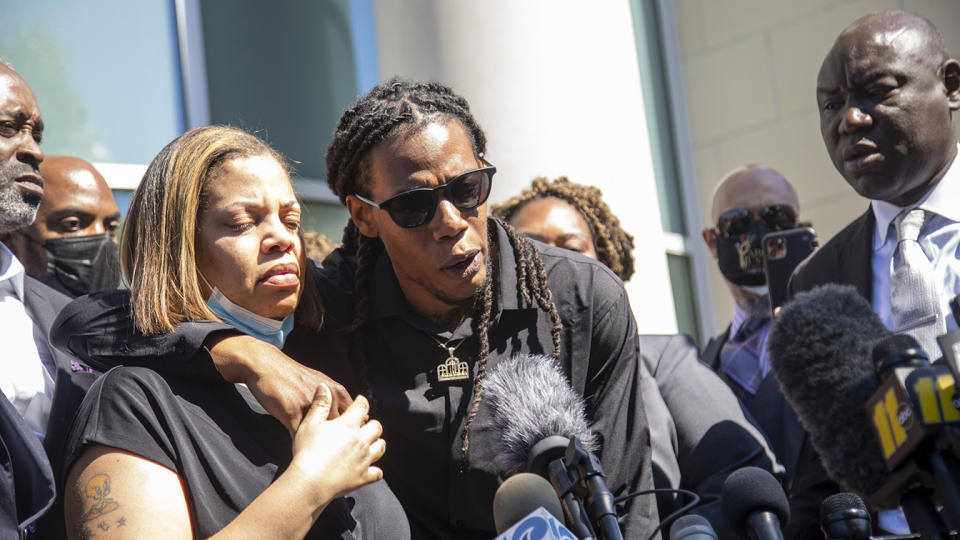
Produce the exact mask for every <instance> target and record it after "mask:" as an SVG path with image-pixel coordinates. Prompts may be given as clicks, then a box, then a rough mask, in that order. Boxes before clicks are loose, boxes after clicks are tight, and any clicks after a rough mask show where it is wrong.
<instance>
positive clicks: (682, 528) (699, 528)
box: [670, 514, 717, 540]
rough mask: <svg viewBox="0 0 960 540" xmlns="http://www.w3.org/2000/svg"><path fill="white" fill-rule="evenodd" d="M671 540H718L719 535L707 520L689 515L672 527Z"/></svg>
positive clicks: (681, 518)
mask: <svg viewBox="0 0 960 540" xmlns="http://www.w3.org/2000/svg"><path fill="white" fill-rule="evenodd" d="M670 540H717V533H716V531H714V530H713V526H712V525H710V522H709V521H707V518H705V517H703V516H698V515H697V514H687V515H685V516H680V518H679V519H677V521H675V522H674V523H673V526H671V527H670Z"/></svg>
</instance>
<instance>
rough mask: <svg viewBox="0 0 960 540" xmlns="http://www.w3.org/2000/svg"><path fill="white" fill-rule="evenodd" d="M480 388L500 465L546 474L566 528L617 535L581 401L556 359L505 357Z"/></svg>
mask: <svg viewBox="0 0 960 540" xmlns="http://www.w3.org/2000/svg"><path fill="white" fill-rule="evenodd" d="M483 393H484V399H485V400H486V403H487V405H488V406H489V407H490V410H491V416H492V419H493V426H494V430H495V431H496V432H497V433H499V434H500V436H501V452H500V454H499V456H498V466H499V467H500V469H501V470H502V471H504V472H505V473H507V474H512V473H516V472H520V471H529V472H533V473H536V474H540V475H541V476H543V477H545V478H547V479H548V480H550V483H551V484H552V485H553V487H554V490H555V491H556V493H557V496H558V497H559V498H560V501H561V506H562V508H563V511H564V515H565V517H566V520H567V526H568V527H570V529H571V530H572V531H573V532H574V534H576V535H577V536H578V537H580V538H586V537H593V536H596V534H595V533H594V527H596V530H597V531H598V532H599V533H600V535H601V537H602V538H607V539H619V538H622V534H621V532H620V528H619V524H618V523H617V514H616V508H615V506H614V501H613V494H612V493H610V490H609V488H607V486H606V483H605V482H604V480H603V478H604V474H603V469H602V467H601V466H600V460H599V459H597V457H596V455H594V453H593V452H594V451H595V450H596V449H597V443H596V438H595V436H594V434H593V433H592V432H591V431H590V427H589V424H588V423H587V416H586V407H585V405H584V403H583V399H582V398H581V397H580V395H579V394H577V392H576V391H575V390H574V389H573V388H572V387H571V386H570V382H569V381H568V380H567V378H566V376H565V375H564V373H563V371H562V370H561V369H560V367H559V366H558V365H557V362H556V360H554V359H553V358H550V357H547V356H541V355H517V356H514V357H512V358H508V359H506V360H503V361H501V362H499V363H498V364H497V365H496V366H494V367H493V368H492V369H491V370H490V372H489V373H488V374H487V377H486V379H485V380H484V385H483ZM584 503H586V504H584ZM587 516H589V518H588V517H587Z"/></svg>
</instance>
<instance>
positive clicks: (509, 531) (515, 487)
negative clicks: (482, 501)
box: [493, 473, 577, 540]
mask: <svg viewBox="0 0 960 540" xmlns="http://www.w3.org/2000/svg"><path fill="white" fill-rule="evenodd" d="M493 521H494V523H495V524H496V527H497V534H498V535H499V536H497V538H496V539H495V540H501V539H502V540H508V539H509V540H513V539H523V540H577V537H576V536H574V535H573V533H572V532H570V530H569V529H567V528H566V527H564V526H563V510H562V509H561V508H560V500H559V499H557V495H556V494H555V493H554V492H553V486H551V485H550V482H547V481H546V480H544V479H543V478H541V477H540V476H537V475H535V474H531V473H520V474H515V475H513V476H511V477H510V478H507V479H506V481H504V483H503V484H501V485H500V487H499V488H497V492H496V494H495V495H494V496H493Z"/></svg>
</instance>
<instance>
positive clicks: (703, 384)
mask: <svg viewBox="0 0 960 540" xmlns="http://www.w3.org/2000/svg"><path fill="white" fill-rule="evenodd" d="M640 352H641V354H642V358H643V361H644V363H645V365H646V366H647V368H648V369H649V370H650V372H651V374H652V375H653V377H654V379H655V380H656V381H657V388H658V389H659V390H660V394H661V395H662V396H663V400H664V402H665V403H666V405H667V409H668V410H669V413H670V415H671V416H672V417H673V421H674V424H675V426H676V431H677V443H678V444H677V461H678V462H679V465H680V487H682V488H684V489H688V490H690V491H693V492H695V493H697V495H699V496H700V505H699V506H698V507H696V508H695V509H694V510H693V511H694V513H697V514H700V515H702V516H703V517H705V518H707V519H708V520H709V521H710V523H711V524H712V525H713V527H714V529H715V530H716V532H717V534H718V535H719V536H720V538H735V536H734V535H733V532H732V531H730V530H729V529H727V527H726V522H725V520H724V518H723V512H722V510H721V507H720V493H721V491H722V488H723V483H724V481H726V479H727V476H729V475H730V473H732V472H733V471H735V470H737V469H740V468H743V467H749V466H753V467H760V468H762V469H765V470H767V471H769V472H770V473H772V474H782V472H783V468H782V467H781V466H780V465H779V464H778V463H777V462H776V458H775V457H774V453H773V450H771V449H770V447H769V445H768V444H767V441H766V439H765V438H764V436H763V435H762V434H761V432H760V430H759V429H758V428H757V427H756V426H755V425H754V424H753V420H752V419H751V418H750V417H749V416H748V415H747V414H746V413H744V411H743V409H741V407H740V403H739V401H738V400H737V398H736V396H735V395H734V394H733V392H731V391H730V388H729V387H727V385H726V383H724V382H723V380H721V379H720V377H719V376H717V374H716V373H714V372H713V370H711V369H710V368H709V367H707V365H706V364H703V363H702V362H700V355H699V353H698V352H697V346H696V344H694V342H693V339H691V338H690V337H689V336H686V335H682V334H679V335H673V336H640ZM648 414H649V413H648ZM651 425H657V423H656V422H654V421H652V420H651Z"/></svg>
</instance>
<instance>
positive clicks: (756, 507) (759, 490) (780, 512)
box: [720, 467, 790, 538]
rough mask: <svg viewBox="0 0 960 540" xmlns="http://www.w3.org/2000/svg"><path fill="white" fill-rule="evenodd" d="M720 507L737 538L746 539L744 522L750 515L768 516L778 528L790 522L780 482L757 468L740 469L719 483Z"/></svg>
mask: <svg viewBox="0 0 960 540" xmlns="http://www.w3.org/2000/svg"><path fill="white" fill-rule="evenodd" d="M720 506H721V508H722V509H723V517H724V518H726V520H727V524H728V525H729V526H730V528H731V529H732V530H733V531H734V532H735V533H737V536H738V537H740V538H747V537H748V535H747V530H746V521H747V518H748V517H750V514H753V513H754V512H771V513H773V514H774V515H776V516H777V519H779V520H780V527H781V528H782V527H785V526H786V525H787V523H788V522H789V521H790V503H789V502H788V501H787V495H786V494H785V493H784V492H783V488H782V487H781V486H780V482H778V481H777V479H776V478H774V477H773V475H772V474H770V473H769V472H767V471H766V470H764V469H761V468H759V467H744V468H742V469H737V470H735V471H733V472H732V473H730V476H728V477H727V479H726V480H725V481H724V482H723V488H722V490H721V494H720Z"/></svg>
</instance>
